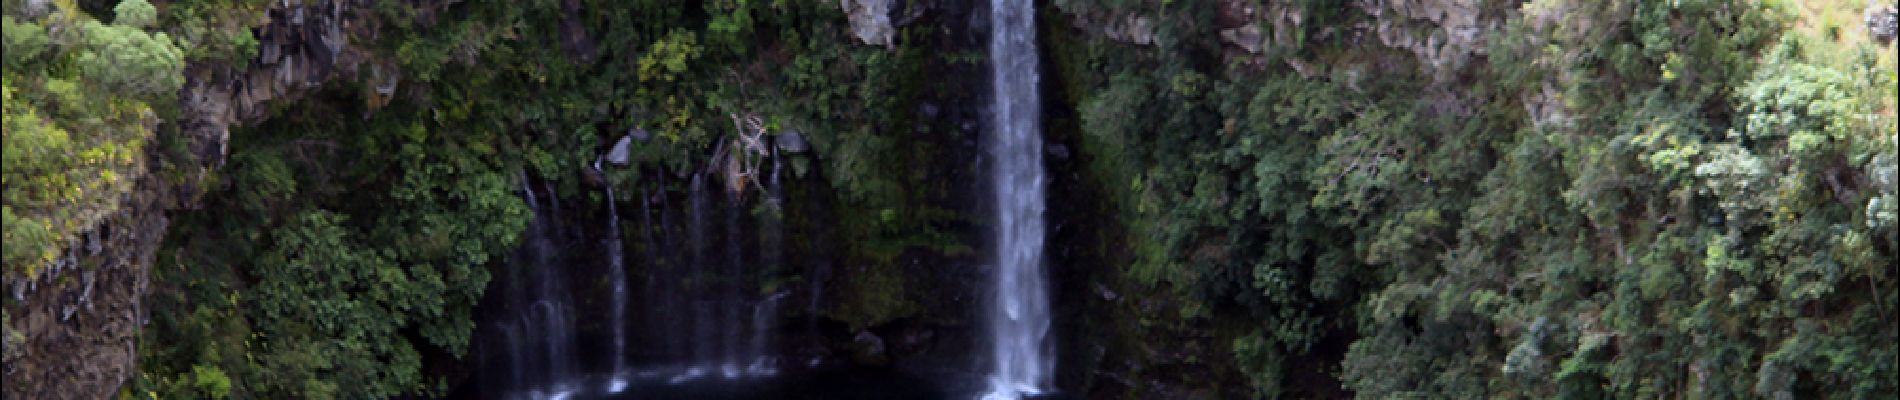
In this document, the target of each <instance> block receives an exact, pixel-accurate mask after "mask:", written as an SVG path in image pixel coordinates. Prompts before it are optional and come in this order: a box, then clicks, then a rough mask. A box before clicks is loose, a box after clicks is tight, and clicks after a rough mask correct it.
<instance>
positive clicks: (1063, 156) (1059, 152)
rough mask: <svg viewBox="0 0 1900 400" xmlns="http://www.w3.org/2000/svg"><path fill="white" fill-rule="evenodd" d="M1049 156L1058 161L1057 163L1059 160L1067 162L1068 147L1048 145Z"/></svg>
mask: <svg viewBox="0 0 1900 400" xmlns="http://www.w3.org/2000/svg"><path fill="white" fill-rule="evenodd" d="M1049 156H1050V157H1054V158H1055V159H1056V160H1058V161H1060V160H1068V159H1069V146H1065V145H1062V144H1061V143H1056V144H1050V145H1049Z"/></svg>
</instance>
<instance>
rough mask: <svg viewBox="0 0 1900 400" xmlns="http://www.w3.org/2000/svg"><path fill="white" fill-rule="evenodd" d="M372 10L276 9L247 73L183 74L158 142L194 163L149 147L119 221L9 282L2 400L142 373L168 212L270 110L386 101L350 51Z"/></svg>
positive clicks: (379, 70) (362, 59) (326, 4)
mask: <svg viewBox="0 0 1900 400" xmlns="http://www.w3.org/2000/svg"><path fill="white" fill-rule="evenodd" d="M368 4H369V2H367V1H360V0H337V1H329V0H317V1H286V2H273V3H272V6H271V8H269V9H268V10H267V11H266V13H267V14H268V15H267V16H268V17H269V18H268V20H269V22H268V23H266V24H265V25H263V26H261V27H257V28H256V29H255V31H254V32H255V34H256V35H257V39H258V42H259V49H258V53H257V58H256V59H254V60H251V61H250V62H249V63H248V65H246V66H244V67H237V66H232V65H228V64H225V63H196V64H192V65H188V66H187V67H186V75H187V82H186V85H185V88H184V89H182V90H180V91H179V108H178V109H179V110H180V111H181V112H180V117H179V119H178V120H176V121H167V122H166V123H170V124H175V125H176V126H175V127H172V128H166V129H160V132H177V134H179V135H183V138H182V139H183V142H184V143H185V144H186V147H187V148H188V149H189V150H190V154H176V153H167V152H165V151H163V150H160V149H157V147H159V146H151V147H148V151H147V152H146V153H147V154H146V156H145V157H144V158H145V160H143V161H142V162H143V164H144V168H140V169H139V170H140V171H147V172H145V173H143V174H141V175H139V176H137V177H135V179H136V181H137V183H136V184H135V186H134V189H133V190H132V191H130V192H127V193H124V194H123V197H122V198H121V200H120V202H121V204H120V207H119V209H118V211H116V212H115V213H113V214H111V215H109V216H107V217H106V218H103V219H102V220H101V222H100V223H98V224H96V225H94V226H93V227H91V228H90V230H89V231H88V233H86V234H84V235H82V237H81V238H80V239H79V240H76V241H75V242H74V243H72V244H69V245H68V247H69V248H67V249H66V250H65V256H63V257H61V258H60V260H59V261H58V262H57V264H59V266H56V268H48V269H47V270H46V272H45V273H43V274H41V276H40V277H39V278H38V279H34V280H31V281H27V280H21V281H19V282H8V285H7V287H6V290H7V293H6V294H7V296H9V297H11V299H10V301H9V302H7V303H6V312H7V315H8V323H10V324H11V326H10V327H9V328H10V330H11V331H13V332H16V333H18V334H19V336H18V337H17V338H18V339H21V340H20V341H19V342H17V343H15V342H14V341H12V340H9V341H8V343H7V344H8V348H7V349H6V352H7V362H6V369H5V371H0V372H4V378H5V380H4V382H5V387H4V389H0V394H4V396H0V397H4V398H8V399H103V398H109V397H112V396H113V395H114V394H115V393H118V392H119V388H120V386H121V385H123V384H124V383H125V382H126V381H127V380H128V379H130V378H131V377H132V376H133V374H135V373H137V371H138V368H137V366H136V362H137V357H138V352H137V346H136V343H135V341H136V339H137V337H138V332H139V330H140V328H141V327H142V326H143V325H144V321H145V320H146V319H147V318H146V315H145V309H144V307H143V306H142V304H141V299H142V298H143V297H144V295H145V293H146V290H147V287H148V286H149V285H148V281H149V276H150V270H151V268H152V264H153V260H154V259H155V253H156V252H157V250H158V248H159V244H160V242H161V241H162V240H163V238H164V235H165V231H166V228H167V226H168V224H169V218H168V217H167V213H168V212H170V211H171V210H177V209H188V208H193V207H195V205H194V204H193V199H195V198H196V197H197V195H198V194H199V193H201V192H203V191H204V189H205V188H203V187H202V186H201V185H203V184H204V183H205V182H207V181H205V180H204V179H202V178H203V177H205V176H208V175H209V174H210V173H211V171H210V170H213V169H216V168H217V167H219V166H220V165H222V164H223V160H224V156H225V154H226V153H227V149H226V142H227V141H228V140H229V135H230V128H231V127H232V126H235V125H243V124H246V123H251V122H256V121H260V120H262V119H264V118H266V117H268V116H270V115H271V113H272V112H273V107H277V106H280V105H282V104H284V103H288V102H291V101H294V100H295V99H297V98H299V97H301V96H303V95H305V94H307V93H310V92H312V91H314V90H315V89H316V88H317V87H319V86H321V85H323V84H324V83H326V82H331V81H334V80H337V79H339V78H345V79H357V78H363V79H369V80H370V82H367V83H370V84H372V85H374V87H376V88H377V93H378V94H379V95H382V96H389V95H392V94H393V92H394V88H395V82H396V78H397V77H398V76H399V74H397V73H396V71H395V69H394V68H393V67H387V66H385V65H381V64H373V63H370V62H368V61H366V60H368V57H366V54H367V52H365V51H363V50H360V49H358V48H356V47H352V46H351V43H352V42H355V41H357V40H358V39H361V38H369V37H373V36H374V32H375V27H376V26H377V25H376V24H375V23H373V22H372V21H369V20H368V18H367V17H366V16H365V15H366V13H365V12H366V9H367V5H368ZM418 8H419V9H422V10H424V11H426V10H428V9H430V7H428V6H418ZM436 8H439V7H436ZM418 15H421V16H422V17H421V18H426V16H427V15H430V14H429V13H426V12H424V13H419V14H418ZM364 65H369V67H368V68H362V66H364ZM364 71H368V72H369V73H366V74H365V73H362V72H364ZM385 88H386V90H385ZM161 134H166V133H161ZM162 166H163V167H166V168H161V167H162ZM161 171H170V172H161Z"/></svg>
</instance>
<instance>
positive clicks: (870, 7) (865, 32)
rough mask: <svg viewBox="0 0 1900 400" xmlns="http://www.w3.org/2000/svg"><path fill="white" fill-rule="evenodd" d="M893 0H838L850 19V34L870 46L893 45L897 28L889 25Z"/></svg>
mask: <svg viewBox="0 0 1900 400" xmlns="http://www.w3.org/2000/svg"><path fill="white" fill-rule="evenodd" d="M893 3H895V2H894V1H893V0H839V4H838V5H839V6H840V7H842V8H844V14H845V17H846V18H847V19H849V20H850V21H851V35H852V36H857V37H858V40H859V41H862V42H864V44H868V45H872V46H884V48H887V49H888V48H891V47H892V46H895V42H894V41H893V40H892V39H893V38H895V37H896V36H897V29H896V28H895V27H893V26H892V25H891V9H892V8H893V7H892V6H893Z"/></svg>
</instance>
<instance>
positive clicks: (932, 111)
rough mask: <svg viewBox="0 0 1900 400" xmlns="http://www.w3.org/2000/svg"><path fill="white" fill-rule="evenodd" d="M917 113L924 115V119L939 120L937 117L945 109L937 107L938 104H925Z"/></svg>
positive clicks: (918, 108) (918, 107)
mask: <svg viewBox="0 0 1900 400" xmlns="http://www.w3.org/2000/svg"><path fill="white" fill-rule="evenodd" d="M917 112H919V113H922V114H923V115H924V119H937V115H939V114H940V113H942V112H943V109H942V108H940V107H937V105H936V104H931V103H924V104H923V105H920V106H917Z"/></svg>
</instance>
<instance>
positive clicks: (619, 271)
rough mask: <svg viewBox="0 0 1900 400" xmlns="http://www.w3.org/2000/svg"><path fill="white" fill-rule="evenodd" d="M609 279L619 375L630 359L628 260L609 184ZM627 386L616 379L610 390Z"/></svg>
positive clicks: (615, 357) (616, 364)
mask: <svg viewBox="0 0 1900 400" xmlns="http://www.w3.org/2000/svg"><path fill="white" fill-rule="evenodd" d="M604 190H605V191H606V192H607V243H606V245H607V246H606V247H607V279H608V280H610V281H612V284H613V301H612V303H613V304H612V305H610V306H609V309H610V310H611V311H612V313H611V315H612V318H610V320H609V321H608V323H610V324H612V325H613V326H612V329H611V331H612V332H613V342H614V351H613V353H612V354H610V355H609V357H613V363H612V364H613V373H615V374H619V373H620V372H621V371H623V370H625V369H626V360H627V321H626V315H627V276H626V265H625V264H626V260H625V255H624V254H623V252H622V248H621V246H622V244H621V243H620V209H619V208H618V207H619V206H618V205H616V204H615V203H616V201H615V200H616V199H615V198H614V188H613V185H607V186H606V189H604ZM624 388H625V382H622V381H620V380H618V379H616V380H615V381H614V382H613V383H612V386H611V387H609V389H608V391H610V392H618V391H620V390H621V389H624Z"/></svg>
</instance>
